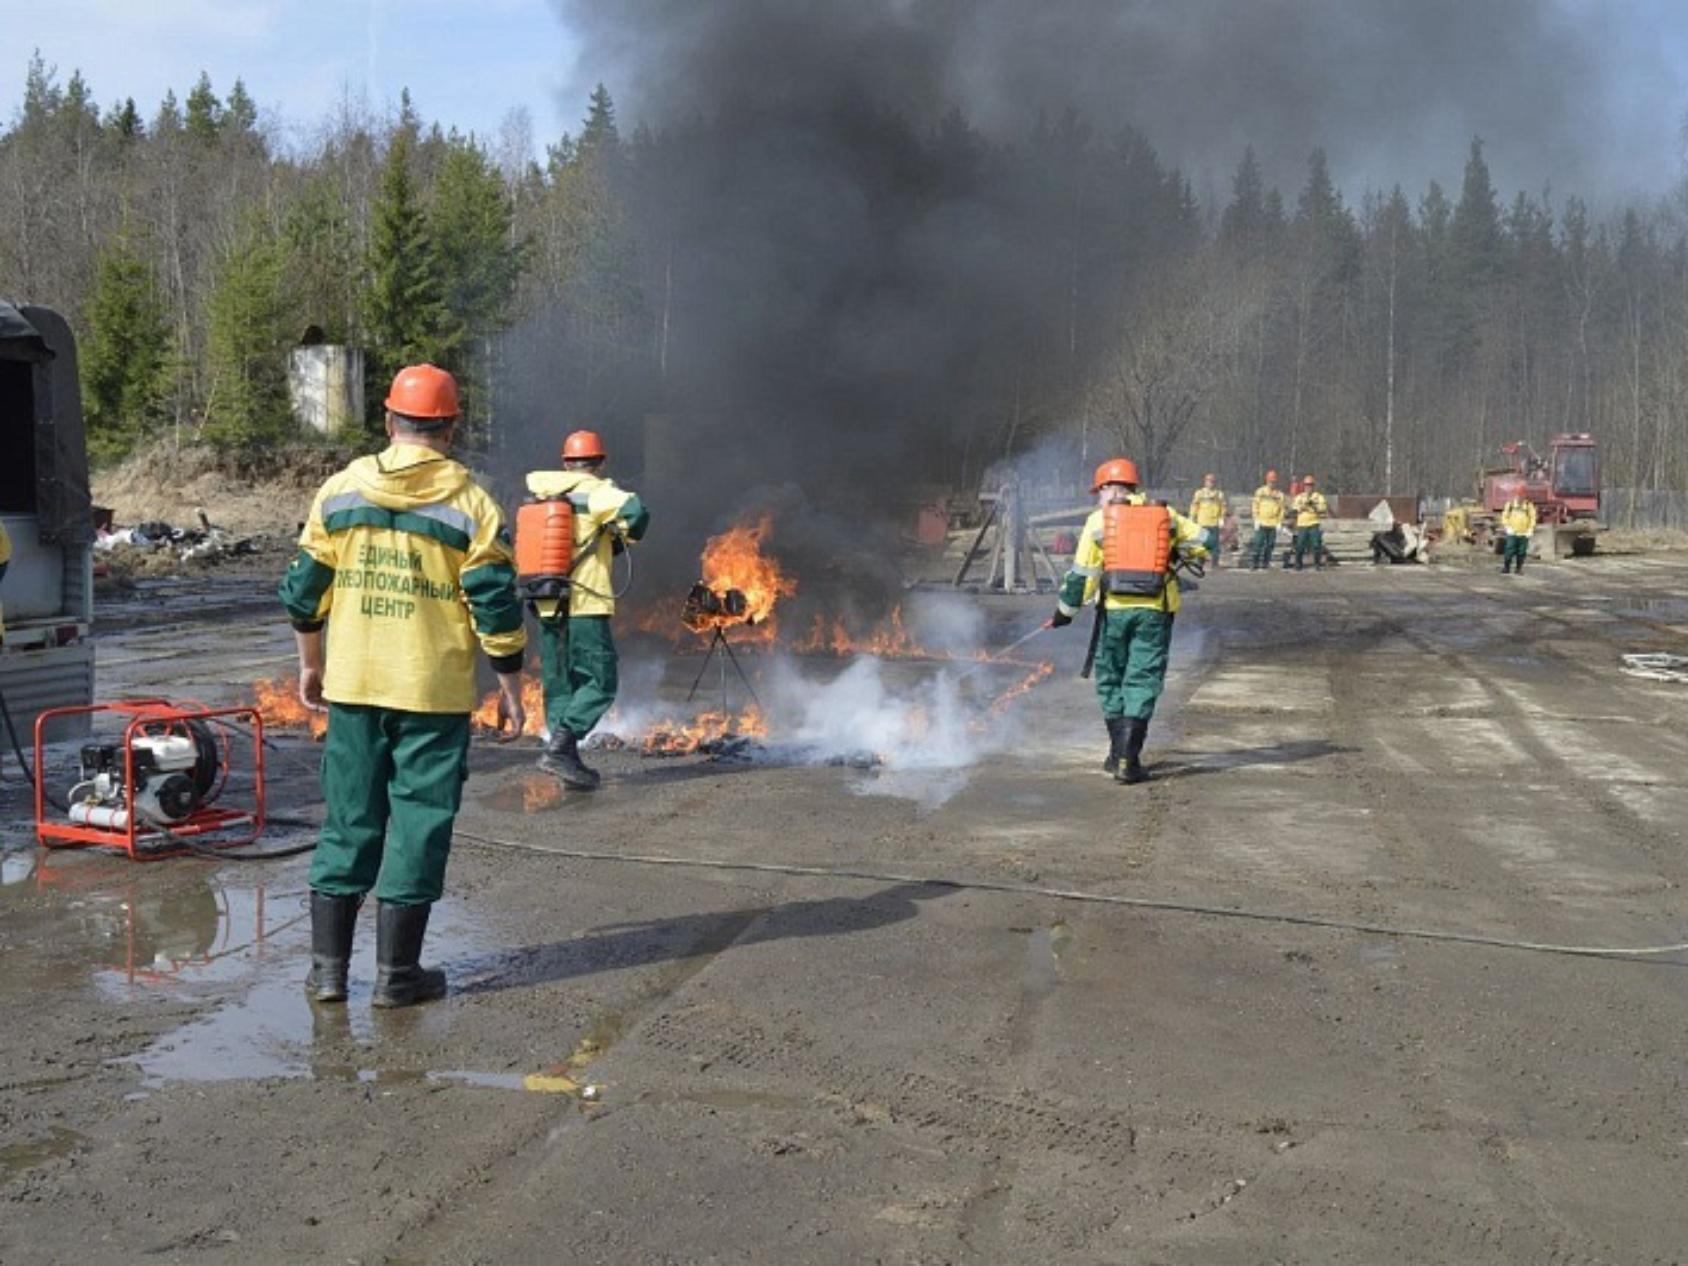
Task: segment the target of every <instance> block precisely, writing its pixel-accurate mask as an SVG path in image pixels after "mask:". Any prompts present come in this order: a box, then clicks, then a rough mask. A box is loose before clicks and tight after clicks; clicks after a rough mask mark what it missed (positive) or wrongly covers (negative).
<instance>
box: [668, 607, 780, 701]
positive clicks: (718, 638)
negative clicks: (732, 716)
mask: <svg viewBox="0 0 1688 1266" xmlns="http://www.w3.org/2000/svg"><path fill="white" fill-rule="evenodd" d="M717 650H719V651H720V653H721V657H720V659H719V660H718V661H717V663H719V665H720V667H721V712H722V714H723V715H727V712H728V709H727V664H728V662H729V661H731V663H732V665H733V670H734V671H735V672H736V673H738V675H739V680H740V681H742V682H743V683H744V688H745V689H746V690H748V691H749V692H750V697H751V699H752V700H753V701H754V702H755V704H756V706H757V707H758V708H760V707H761V706H762V701H761V700H760V699H758V698H757V697H756V687H755V686H753V685H751V684H750V678H749V677H747V676H745V673H744V667H743V666H742V665H741V664H740V663H739V661H738V656H737V655H735V654H734V653H733V644H732V643H731V642H729V641H728V640H727V632H726V630H725V629H723V628H722V627H721V626H720V625H719V624H717V625H716V626H715V636H714V637H712V638H710V639H709V649H708V650H707V651H705V652H704V656H703V663H702V664H701V665H699V667H698V670H697V677H696V678H695V679H694V680H693V682H692V688H691V690H690V692H688V693H687V695H686V702H687V703H690V702H691V701H692V700H693V699H694V698H696V697H697V688H698V687H699V686H701V685H702V684H703V675H704V673H706V672H708V671H709V661H710V660H712V659H715V653H716V651H717Z"/></svg>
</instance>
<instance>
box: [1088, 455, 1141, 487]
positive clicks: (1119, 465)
mask: <svg viewBox="0 0 1688 1266" xmlns="http://www.w3.org/2000/svg"><path fill="white" fill-rule="evenodd" d="M1107 484H1130V485H1131V486H1132V487H1133V488H1135V487H1136V486H1137V464H1136V463H1135V462H1133V461H1132V460H1131V459H1130V458H1129V457H1114V458H1110V459H1109V460H1108V461H1105V462H1103V463H1102V464H1101V465H1100V466H1098V467H1097V468H1096V478H1095V480H1094V482H1092V484H1091V485H1090V491H1091V492H1101V491H1102V489H1103V487H1104V486H1105V485H1107Z"/></svg>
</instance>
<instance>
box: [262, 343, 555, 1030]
mask: <svg viewBox="0 0 1688 1266" xmlns="http://www.w3.org/2000/svg"><path fill="white" fill-rule="evenodd" d="M386 406H387V437H388V439H389V441H390V443H389V444H388V446H387V448H385V449H384V450H382V451H381V452H380V453H377V454H375V455H373V456H370V457H360V458H358V459H357V460H356V461H354V462H353V463H352V464H351V465H350V466H348V467H346V469H344V470H343V471H341V472H340V473H339V474H336V475H333V476H331V477H330V478H329V479H328V481H327V482H326V483H324V484H323V485H322V488H321V490H320V491H318V493H317V495H316V500H315V501H314V502H313V503H312V505H311V512H310V517H309V518H308V519H307V520H306V522H305V527H304V531H303V533H302V534H301V535H300V537H299V553H298V555H297V557H296V558H295V559H294V560H293V564H292V566H291V567H289V568H288V570H287V575H286V576H285V577H284V578H283V580H282V582H281V588H280V596H281V602H282V605H283V607H284V608H285V609H286V611H287V614H288V617H289V618H290V619H291V621H292V624H293V629H294V634H295V639H296V641H297V643H298V651H299V696H300V698H301V699H302V700H303V702H304V703H305V705H306V706H307V707H310V708H313V709H321V708H323V707H324V705H325V703H326V707H327V711H328V736H327V738H326V740H325V741H324V744H323V753H322V794H323V800H324V801H325V804H326V809H327V816H326V818H325V820H324V822H323V825H322V833H321V835H320V837H319V839H318V842H317V848H316V856H315V857H314V859H313V860H312V863H311V875H310V885H311V969H310V974H309V976H307V978H306V981H305V985H306V988H307V990H308V991H310V992H311V993H312V994H313V995H314V997H315V998H316V1000H317V1001H318V1002H344V1001H345V999H346V984H347V980H346V978H347V967H348V964H349V962H350V959H351V951H352V934H353V929H354V927H355V925H356V923H357V916H358V909H359V907H360V906H361V905H362V904H363V900H364V897H365V896H366V895H367V894H368V893H369V892H370V890H371V889H373V890H374V892H375V898H376V901H377V902H378V903H379V906H378V910H377V919H376V965H377V974H376V981H375V993H374V997H373V999H372V1001H373V1003H374V1005H376V1006H378V1007H403V1006H410V1005H412V1004H414V1003H418V1002H427V1001H430V1000H431V999H434V998H439V997H443V996H444V994H445V988H446V981H445V973H444V972H443V971H441V970H439V969H438V968H424V967H422V966H421V955H422V940H423V937H424V935H425V934H426V932H427V928H428V912H429V910H430V909H431V908H432V906H433V904H434V902H435V901H437V900H439V897H440V893H441V892H442V891H443V889H444V886H445V867H446V858H447V856H448V854H449V853H450V851H451V832H452V824H453V823H454V821H455V820H456V817H457V810H458V807H459V805H460V804H461V802H462V798H463V780H464V779H465V778H467V777H468V763H467V762H468V754H469V714H470V713H471V712H473V711H474V709H475V651H476V647H477V643H478V645H479V648H480V649H481V650H482V651H484V652H485V653H486V656H487V658H488V659H489V660H491V662H492V667H493V669H494V671H496V672H497V674H498V685H499V700H498V721H499V728H500V729H501V730H503V729H505V728H506V727H508V730H509V734H508V737H510V738H514V737H515V736H516V735H519V734H520V733H521V731H522V721H523V716H522V689H521V668H522V659H523V653H524V651H525V649H526V647H527V632H526V629H525V628H524V626H523V622H522V606H521V601H520V599H519V598H518V597H517V596H516V573H515V567H514V566H513V561H514V560H513V558H512V555H511V548H510V534H509V532H508V530H507V529H506V528H505V526H504V518H503V515H502V514H501V513H500V512H499V509H498V503H497V502H496V501H494V500H493V499H492V497H491V496H490V495H489V494H488V493H487V492H486V491H485V490H483V489H482V488H481V487H480V486H479V485H478V484H476V483H475V481H474V480H473V479H471V478H470V476H469V472H468V471H467V470H466V469H464V467H463V466H462V465H461V464H460V463H458V462H455V461H453V460H452V459H451V457H450V456H449V453H450V450H451V442H452V433H453V429H454V427H455V425H456V422H457V417H458V403H457V383H456V381H455V380H454V379H453V378H452V376H451V375H450V374H448V373H446V372H445V371H444V370H443V369H436V368H435V367H434V366H432V365H412V366H409V367H407V368H405V369H401V370H400V371H399V373H398V376H397V377H396V378H394V379H393V386H392V390H391V391H389V392H388V394H387V399H386ZM325 623H326V624H327V625H328V626H329V628H330V629H331V630H332V632H331V634H330V636H329V639H328V641H329V648H328V654H327V656H326V665H325V663H324V658H325V656H324V647H323V626H324V624H325Z"/></svg>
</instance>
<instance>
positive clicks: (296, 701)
mask: <svg viewBox="0 0 1688 1266" xmlns="http://www.w3.org/2000/svg"><path fill="white" fill-rule="evenodd" d="M252 706H253V707H255V708H257V709H258V715H259V716H261V717H263V718H264V724H265V725H266V726H270V727H274V728H288V729H301V730H302V729H305V728H307V727H308V728H309V729H310V732H311V737H312V738H313V739H320V738H321V737H322V736H323V735H324V734H326V733H328V714H327V713H326V712H313V711H311V710H310V709H309V708H307V707H306V706H305V704H304V701H303V700H301V699H300V698H299V679H298V678H297V677H271V678H268V679H267V680H264V681H258V682H254V683H253V684H252Z"/></svg>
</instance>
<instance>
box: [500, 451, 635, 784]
mask: <svg viewBox="0 0 1688 1266" xmlns="http://www.w3.org/2000/svg"><path fill="white" fill-rule="evenodd" d="M608 459H609V454H608V453H607V452H605V450H604V443H603V441H602V440H601V439H599V437H598V435H597V434H596V433H595V432H593V431H575V432H574V433H573V434H571V435H570V436H569V437H568V438H567V439H566V440H564V441H563V468H562V469H561V470H536V471H533V472H531V473H530V474H529V475H528V477H527V489H528V495H529V496H530V497H531V498H533V500H532V501H531V502H530V503H529V505H528V506H524V507H523V510H522V513H523V515H529V514H533V515H535V516H536V517H535V519H534V520H533V521H534V522H535V523H536V525H537V523H538V522H540V521H541V519H540V517H539V516H541V515H543V516H544V519H543V521H546V522H550V523H553V524H556V525H557V528H556V530H557V531H558V532H559V533H560V534H561V535H562V536H563V537H564V539H565V540H567V542H568V545H569V546H570V548H568V549H567V550H563V551H559V552H558V553H557V556H556V557H555V558H552V559H541V558H540V557H539V553H540V551H539V549H538V542H537V540H536V539H535V537H534V531H533V530H530V529H529V528H527V527H525V526H524V522H523V521H518V523H517V535H518V542H517V544H518V550H519V551H520V553H521V554H522V556H523V561H522V562H521V571H522V582H523V588H524V591H525V592H526V594H527V597H528V602H529V605H530V607H531V608H532V609H533V612H534V615H535V616H536V617H538V620H539V671H540V679H541V681H542V682H543V683H544V687H545V725H546V728H547V729H548V730H549V731H550V737H549V739H548V740H547V741H546V745H545V754H544V755H543V756H541V757H540V760H539V767H540V768H541V769H543V770H545V771H546V772H548V773H551V774H555V775H556V776H557V778H558V780H559V781H560V782H562V784H563V785H564V786H565V787H570V788H573V789H575V790H577V791H591V790H593V789H595V788H596V787H597V786H598V782H599V777H598V771H597V770H595V769H592V768H591V767H590V766H588V765H587V764H586V763H585V762H584V761H583V760H581V759H580V744H581V742H582V741H584V740H585V738H586V736H587V735H588V734H590V733H591V732H592V730H593V727H595V726H596V725H597V724H598V722H599V721H601V720H603V717H604V713H606V712H608V711H609V710H610V705H611V704H613V703H614V702H615V694H616V688H617V685H618V665H619V659H618V656H617V654H616V649H615V639H614V637H613V636H612V635H611V633H610V620H611V617H613V616H614V615H615V597H616V595H615V590H614V588H613V587H612V578H611V574H610V572H611V564H612V562H613V560H614V557H615V555H617V554H620V553H622V552H623V551H624V550H625V549H626V548H627V543H628V542H629V541H637V540H640V539H642V538H643V537H644V535H645V529H646V527H647V526H649V524H650V519H651V516H650V511H648V510H647V509H645V504H644V502H642V501H641V500H640V499H639V495H638V493H635V492H629V491H628V490H626V489H625V488H619V487H617V486H616V484H615V483H614V481H613V480H611V479H609V478H607V477H606V476H605V475H604V473H603V472H604V465H605V463H606V462H607V461H608ZM564 506H567V507H568V512H567V514H566V518H567V520H568V523H569V525H570V526H564V525H563V517H564V516H563V511H562V507H564ZM530 507H538V509H537V510H535V509H531V508H530ZM571 528H572V530H571ZM564 554H566V555H567V557H566V558H565V557H564V556H563V555H564ZM530 555H532V556H533V561H532V562H529V561H528V558H529V556H530ZM558 573H561V574H558ZM565 591H566V594H565Z"/></svg>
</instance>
